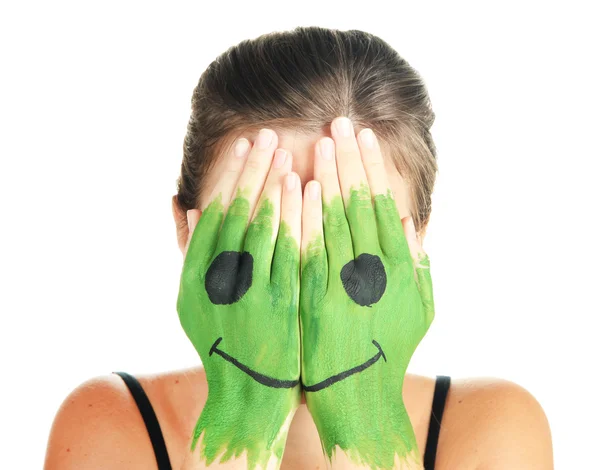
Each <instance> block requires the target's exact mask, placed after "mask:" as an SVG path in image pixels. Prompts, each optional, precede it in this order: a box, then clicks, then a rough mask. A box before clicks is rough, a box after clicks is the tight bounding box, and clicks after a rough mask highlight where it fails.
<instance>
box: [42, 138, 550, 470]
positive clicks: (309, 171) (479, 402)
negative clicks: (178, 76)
mask: <svg viewBox="0 0 600 470" xmlns="http://www.w3.org/2000/svg"><path fill="white" fill-rule="evenodd" d="M278 136H279V142H278V147H279V148H284V149H286V150H288V152H290V154H293V156H294V157H293V163H292V162H289V161H287V160H286V162H287V163H286V164H288V163H289V164H290V165H291V166H290V167H288V168H292V169H293V170H294V173H295V174H298V175H299V181H298V183H299V184H298V185H297V189H298V192H297V193H293V194H294V196H293V197H290V198H287V199H286V197H285V194H286V192H285V191H283V192H282V207H284V206H285V207H286V208H285V209H282V214H291V213H300V212H301V211H302V209H301V206H302V199H301V197H302V196H301V189H302V188H304V202H305V203H306V201H307V200H310V198H309V189H310V187H311V184H310V181H311V180H313V179H317V180H319V181H320V183H321V184H320V185H319V187H320V186H321V185H322V187H323V188H325V187H326V186H327V184H326V182H325V180H326V179H329V180H331V181H333V180H338V175H337V173H335V172H331V171H329V170H326V169H325V171H321V169H322V168H321V169H319V168H320V167H319V164H320V160H319V159H318V149H317V145H318V144H319V142H320V141H321V140H326V139H330V140H334V141H336V140H337V139H338V138H337V136H336V134H335V132H332V133H331V134H329V129H324V130H323V133H322V134H321V135H317V136H314V135H313V136H298V135H297V133H295V132H288V133H278ZM247 137H248V139H249V140H250V141H253V140H255V139H256V135H255V134H248V136H247ZM225 155H228V154H227V153H226V154H225ZM338 161H339V158H338ZM384 167H385V170H386V173H387V174H388V178H389V184H390V186H391V188H392V193H393V194H394V202H395V204H396V208H397V210H398V215H399V216H400V219H401V220H402V224H403V227H404V230H405V233H406V239H407V242H408V245H409V249H410V250H411V255H413V256H412V258H413V259H415V256H417V257H418V251H419V247H420V242H421V241H422V239H423V237H424V232H423V233H420V234H416V233H414V226H412V224H410V223H409V222H410V219H409V218H406V216H407V215H408V207H410V200H409V198H407V197H406V195H407V193H406V186H405V185H404V182H403V180H402V178H401V176H400V175H399V174H398V172H397V171H396V170H395V167H394V165H393V163H392V162H391V159H390V158H388V157H387V156H386V155H385V154H384ZM228 170H234V172H235V171H237V170H235V169H234V168H232V167H231V160H230V159H228V158H226V157H225V158H222V159H220V160H219V161H218V162H217V163H216V165H215V167H214V168H213V170H212V171H211V173H210V174H209V175H208V178H207V180H206V183H205V185H204V191H203V194H201V198H200V205H199V209H197V210H191V211H187V213H186V212H184V211H182V210H181V209H180V208H179V207H178V206H177V204H176V203H174V205H173V212H174V217H175V221H176V226H177V240H178V244H179V247H180V249H181V250H182V253H184V254H185V253H186V250H187V248H188V242H189V241H190V236H191V234H192V233H193V232H194V227H195V226H196V224H197V223H198V220H199V219H200V218H201V217H200V212H201V211H202V210H204V209H206V207H207V206H208V204H209V202H210V200H211V195H212V193H213V191H214V188H215V187H216V185H217V184H219V181H220V180H221V179H223V178H222V175H223V174H226V173H228ZM325 192H326V191H325V190H324V191H323V193H325ZM284 201H288V202H287V203H284ZM305 206H306V204H305ZM303 216H307V217H304V220H310V219H311V218H312V219H314V220H315V223H316V224H317V225H318V222H317V221H318V220H319V214H318V213H315V212H311V211H309V212H307V211H304V214H303ZM282 218H284V216H283V215H282ZM302 237H303V238H304V234H303V235H302ZM415 241H418V243H417V244H415V243H414V242H415ZM371 347H373V345H371ZM373 349H375V348H374V347H373ZM357 356H358V355H357ZM361 357H362V355H361ZM217 359H222V358H220V357H219V358H217ZM357 359H358V357H357ZM223 365H225V364H223ZM229 365H230V364H229ZM377 365H381V364H380V363H377ZM385 365H388V364H387V363H385ZM232 367H233V366H232ZM234 369H235V367H234ZM371 369H373V368H371ZM374 370H375V369H373V370H371V372H373V371H374ZM207 373H208V372H207V370H205V369H204V368H203V367H195V368H192V369H185V370H177V371H172V372H168V373H160V374H152V375H143V374H135V375H136V376H137V377H138V379H139V380H140V382H141V383H142V386H143V387H144V390H145V391H146V393H147V394H148V396H149V399H150V401H151V403H152V405H153V407H154V409H155V411H156V414H157V416H158V419H159V422H160V424H161V428H162V431H163V434H164V436H165V440H166V443H167V449H168V451H169V455H170V459H171V462H172V465H173V468H178V469H190V468H194V469H197V468H206V465H205V463H203V462H201V461H198V460H197V458H198V456H199V453H198V452H190V448H191V443H192V439H193V438H194V430H195V429H196V426H197V423H198V416H200V415H201V413H202V411H203V409H204V408H205V405H206V403H207V402H208V396H209V391H208V389H209V387H208V382H207ZM339 384H343V382H339ZM339 384H338V385H339ZM433 387H434V380H433V379H432V378H430V377H422V376H416V375H414V374H406V375H405V377H404V381H403V384H402V387H401V389H399V390H395V391H394V393H393V394H392V396H390V399H393V400H396V399H397V397H398V396H399V397H401V400H402V402H403V403H404V405H405V408H406V411H407V414H408V417H409V418H410V422H411V424H412V428H413V431H414V436H415V439H416V443H417V447H418V448H419V449H420V455H421V456H422V453H423V451H424V445H425V441H426V438H427V430H428V429H427V428H428V424H429V412H430V408H431V400H432V396H433ZM360 405H361V406H362V403H361V404H360ZM364 406H368V403H365V405H364ZM248 414H249V413H248ZM133 455H135V458H132V456H133ZM245 455H246V454H243V455H240V456H239V457H238V458H236V459H232V460H229V461H227V463H223V464H218V463H213V465H212V466H211V467H210V468H212V467H218V468H246V467H247V460H246V459H245ZM437 455H438V458H437V461H436V469H438V470H440V469H441V470H446V469H447V470H454V469H456V468H461V469H465V470H470V469H473V470H474V469H490V470H494V469H505V468H511V469H515V470H520V469H534V470H535V469H551V468H553V467H552V442H551V436H550V430H549V426H548V421H547V418H546V416H545V414H544V412H543V409H542V408H541V406H540V404H539V403H538V402H537V401H536V400H535V398H534V397H533V396H532V395H531V394H530V393H529V392H527V391H526V390H525V389H523V388H522V387H520V386H518V385H517V384H514V383H511V382H508V381H505V380H501V379H494V378H482V379H459V378H455V377H453V381H452V386H451V388H450V393H449V395H448V399H447V403H446V411H445V414H444V420H443V424H442V431H441V434H440V441H439V445H438V453H437ZM347 457H348V456H346V454H345V453H344V452H337V453H335V455H334V457H333V460H332V462H331V463H330V464H329V465H332V466H333V468H357V464H356V462H355V461H352V460H351V459H349V458H347ZM325 466H326V457H324V455H323V451H322V448H321V437H320V436H319V434H318V430H317V428H316V426H315V422H314V420H313V418H312V416H311V415H310V413H309V410H308V407H307V406H306V404H305V403H304V400H302V403H301V404H300V406H299V408H298V410H297V412H296V413H295V415H294V417H293V419H292V422H291V425H290V428H289V433H288V436H287V440H286V442H285V451H284V455H283V460H282V463H281V468H283V469H290V470H291V469H294V470H295V469H306V468H325ZM103 467H107V468H108V467H110V468H115V469H121V468H123V469H125V468H127V469H138V468H139V469H148V468H156V463H155V459H154V454H153V450H152V446H151V444H150V441H149V439H148V434H147V431H146V428H145V426H144V423H143V421H142V418H141V416H140V414H139V411H138V409H137V407H136V405H135V402H134V401H133V399H132V397H131V394H130V393H129V391H128V389H127V388H126V386H125V385H124V383H123V381H122V380H121V379H120V378H119V377H117V376H115V375H113V374H111V375H108V376H101V377H96V378H93V379H90V380H88V381H86V382H84V383H83V384H81V385H80V386H78V387H77V388H76V389H75V390H74V391H73V392H72V393H71V394H69V396H68V397H66V399H65V400H64V402H63V404H62V405H61V407H60V409H59V410H58V412H57V415H56V417H55V420H54V423H53V425H52V429H51V432H50V436H49V440H48V448H47V453H46V460H45V467H44V468H46V469H49V470H53V469H58V468H60V469H63V470H64V469H67V470H68V469H74V468H78V469H80V468H103ZM398 468H402V466H401V464H400V463H398Z"/></svg>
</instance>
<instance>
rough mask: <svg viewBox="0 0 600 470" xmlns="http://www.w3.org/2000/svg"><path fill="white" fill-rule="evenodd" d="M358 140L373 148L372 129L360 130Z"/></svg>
mask: <svg viewBox="0 0 600 470" xmlns="http://www.w3.org/2000/svg"><path fill="white" fill-rule="evenodd" d="M359 137H360V141H361V142H362V143H363V144H364V146H365V147H367V148H369V149H370V148H373V144H374V143H375V141H374V139H373V131H372V130H371V129H363V130H362V131H360V136H359Z"/></svg>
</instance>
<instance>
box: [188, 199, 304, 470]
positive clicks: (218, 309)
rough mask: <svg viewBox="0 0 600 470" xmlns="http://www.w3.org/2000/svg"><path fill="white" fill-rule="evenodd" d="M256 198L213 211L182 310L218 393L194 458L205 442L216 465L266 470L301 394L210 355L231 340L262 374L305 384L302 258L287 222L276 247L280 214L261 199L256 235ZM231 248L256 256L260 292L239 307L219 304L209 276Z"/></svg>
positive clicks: (206, 215) (199, 231) (191, 261)
mask: <svg viewBox="0 0 600 470" xmlns="http://www.w3.org/2000/svg"><path fill="white" fill-rule="evenodd" d="M246 194H247V193H246V192H243V191H240V192H238V193H237V195H236V198H235V199H234V200H233V201H232V203H231V205H230V206H229V208H228V210H227V214H226V215H224V208H223V204H222V201H221V198H220V197H217V198H215V199H214V200H213V201H212V202H211V203H210V204H209V205H208V207H207V208H206V210H205V211H204V212H203V214H202V217H201V218H200V221H199V223H198V226H197V227H196V229H195V231H194V234H193V236H192V239H191V241H190V246H189V248H188V252H187V255H186V259H185V262H184V266H183V270H182V275H181V282H180V289H179V296H178V299H177V312H178V315H179V319H180V322H181V325H182V327H183V329H184V331H185V332H186V334H187V336H188V338H189V339H190V341H191V342H192V344H193V345H194V347H195V348H196V350H197V352H198V354H199V356H200V358H201V360H202V363H203V365H204V367H205V370H206V376H207V381H208V386H209V391H208V398H207V401H206V404H205V406H204V409H203V410H202V413H201V415H200V417H199V418H198V421H197V424H196V426H195V429H194V434H193V439H192V444H191V449H190V450H191V451H194V450H195V449H196V446H197V444H198V442H200V446H199V447H200V450H199V451H200V453H201V456H202V457H203V459H204V460H205V462H206V463H207V464H208V465H210V464H211V463H212V462H214V461H215V460H216V459H217V458H219V456H221V458H220V459H219V461H220V462H225V461H227V460H229V459H231V458H239V457H240V456H242V455H243V454H245V456H246V459H247V462H248V468H255V467H263V468H264V467H266V465H267V463H268V462H269V460H270V459H271V458H273V456H275V458H277V459H278V460H281V458H282V455H283V449H284V446H285V439H286V436H287V427H288V426H289V424H290V420H291V415H293V412H294V411H295V409H296V408H297V407H298V404H299V402H300V387H299V386H296V387H294V388H285V389H283V388H272V387H268V386H265V385H262V384H260V383H259V382H257V381H255V380H254V379H253V378H252V377H250V376H249V375H247V374H246V373H245V372H244V371H242V370H240V369H239V368H238V367H236V366H235V365H233V364H232V363H230V362H228V361H226V360H224V359H223V358H222V357H220V356H219V355H217V354H213V355H212V356H209V351H210V349H211V346H212V345H213V344H214V343H215V340H216V339H217V338H219V337H222V338H223V339H222V341H221V343H219V349H220V350H222V351H224V352H226V353H227V354H228V355H230V356H232V357H233V358H235V359H236V360H238V361H239V362H240V363H242V364H244V365H246V366H248V367H249V368H250V369H252V370H253V371H256V372H258V373H260V374H264V375H266V376H269V377H272V378H275V379H280V380H298V379H299V376H300V332H299V323H298V308H299V307H298V302H299V282H300V281H299V266H300V254H299V247H298V244H297V242H296V241H295V240H294V238H293V237H292V236H291V234H290V229H289V227H288V226H287V225H286V224H285V223H281V224H280V226H279V230H278V233H277V238H276V239H273V238H274V229H273V220H274V207H273V204H272V203H271V201H269V200H268V199H264V198H263V199H261V201H259V209H258V212H257V216H256V217H255V218H254V220H253V221H252V222H251V223H250V225H249V226H248V229H247V233H246V226H247V224H248V221H249V203H248V200H247V198H246ZM221 225H222V228H221ZM220 228H221V229H220ZM244 234H245V236H244ZM229 250H231V251H242V250H244V251H248V252H249V253H250V254H251V255H252V256H253V258H254V267H253V280H252V285H251V286H250V288H249V289H248V291H247V292H246V293H245V295H244V296H243V297H242V298H241V299H240V300H239V301H238V302H237V303H234V304H230V305H226V304H223V305H221V304H220V305H214V304H213V303H212V302H210V300H209V297H208V294H207V292H206V289H205V283H204V281H205V276H206V272H207V270H208V268H209V266H210V264H211V262H212V260H214V259H215V258H216V256H217V255H219V254H220V253H221V252H222V251H229ZM272 259H273V260H274V261H273V263H272ZM201 436H202V439H201V440H200V437H201Z"/></svg>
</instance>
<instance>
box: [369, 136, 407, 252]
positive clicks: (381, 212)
mask: <svg viewBox="0 0 600 470" xmlns="http://www.w3.org/2000/svg"><path fill="white" fill-rule="evenodd" d="M358 142H359V147H360V153H361V155H362V162H363V167H364V169H365V173H366V175H367V180H368V181H369V187H370V188H371V196H372V198H373V204H374V206H375V220H376V224H377V233H378V238H379V245H380V247H381V251H382V252H383V253H384V255H385V256H386V257H387V258H389V259H390V260H391V261H392V262H401V261H403V260H406V259H408V256H409V250H408V245H407V242H406V236H405V234H404V229H403V227H402V222H401V220H400V214H399V213H398V208H397V206H396V202H395V200H394V193H393V191H392V187H391V185H390V183H389V178H388V177H387V173H386V169H385V164H384V160H383V153H382V152H381V147H380V146H379V141H378V140H377V137H376V136H375V134H374V133H373V131H372V130H371V129H363V130H361V131H360V132H359V133H358Z"/></svg>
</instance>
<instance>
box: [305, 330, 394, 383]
mask: <svg viewBox="0 0 600 470" xmlns="http://www.w3.org/2000/svg"><path fill="white" fill-rule="evenodd" d="M373 344H374V345H375V347H376V348H377V349H378V352H377V354H375V355H374V356H373V357H372V358H371V359H369V360H368V361H365V362H363V363H362V364H361V365H359V366H356V367H353V368H352V369H348V370H346V371H344V372H340V373H339V374H336V375H332V376H331V377H329V378H328V379H325V380H323V381H321V382H319V383H316V384H314V385H304V384H302V388H303V389H304V391H305V392H318V391H319V390H323V389H324V388H327V387H329V386H330V385H333V384H334V383H336V382H339V381H341V380H344V379H345V378H347V377H350V376H351V375H354V374H358V373H359V372H362V371H363V370H365V369H368V368H369V367H371V366H372V365H373V364H375V363H376V362H377V361H378V360H379V358H380V357H382V358H383V360H384V361H385V362H387V358H386V357H385V353H384V352H383V349H381V346H380V345H379V343H378V342H377V341H375V340H373Z"/></svg>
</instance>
